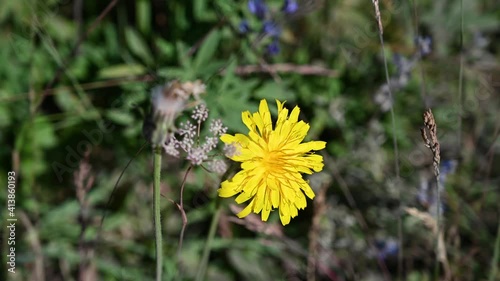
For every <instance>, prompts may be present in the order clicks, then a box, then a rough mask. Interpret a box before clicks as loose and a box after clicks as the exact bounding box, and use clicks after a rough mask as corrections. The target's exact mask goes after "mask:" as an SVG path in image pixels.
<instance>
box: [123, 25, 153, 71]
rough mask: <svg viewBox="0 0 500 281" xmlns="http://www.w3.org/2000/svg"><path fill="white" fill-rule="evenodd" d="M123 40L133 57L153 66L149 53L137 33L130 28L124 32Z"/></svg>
mask: <svg viewBox="0 0 500 281" xmlns="http://www.w3.org/2000/svg"><path fill="white" fill-rule="evenodd" d="M125 40H126V41H127V46H128V47H129V48H130V51H132V53H133V54H134V55H136V56H138V57H139V58H141V59H142V60H143V61H144V62H146V64H148V65H152V64H153V58H152V55H151V52H150V50H149V48H148V46H147V44H146V43H145V42H144V40H143V39H142V38H141V37H140V36H139V34H138V33H137V31H135V30H134V29H132V28H127V29H126V30H125Z"/></svg>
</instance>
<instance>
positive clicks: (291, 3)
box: [282, 0, 299, 14]
mask: <svg viewBox="0 0 500 281" xmlns="http://www.w3.org/2000/svg"><path fill="white" fill-rule="evenodd" d="M298 9H299V5H298V4H297V1H295V0H285V3H283V8H282V11H283V12H285V13H286V14H293V13H295V12H297V10H298Z"/></svg>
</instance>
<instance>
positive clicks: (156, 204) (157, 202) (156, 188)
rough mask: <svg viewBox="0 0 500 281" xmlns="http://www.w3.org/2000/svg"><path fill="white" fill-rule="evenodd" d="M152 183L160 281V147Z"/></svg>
mask: <svg viewBox="0 0 500 281" xmlns="http://www.w3.org/2000/svg"><path fill="white" fill-rule="evenodd" d="M153 166H154V181H153V208H154V220H155V244H156V253H155V254H156V281H161V280H162V279H161V276H162V265H163V250H162V248H163V246H162V243H163V241H162V236H161V217H160V211H161V206H160V175H161V147H155V148H154V161H153Z"/></svg>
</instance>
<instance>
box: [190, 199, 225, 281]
mask: <svg viewBox="0 0 500 281" xmlns="http://www.w3.org/2000/svg"><path fill="white" fill-rule="evenodd" d="M221 205H222V204H220V200H219V199H218V198H217V199H216V206H217V207H216V208H217V209H216V211H215V214H214V216H213V217H212V222H211V223H210V229H209V231H208V237H207V240H206V241H205V247H204V248H203V255H202V257H201V262H200V266H199V267H198V272H197V273H196V281H202V280H203V278H205V273H206V271H207V266H208V258H209V257H210V250H211V248H212V242H213V240H214V237H215V231H216V230H217V225H218V224H219V219H220V215H221V213H222V207H221Z"/></svg>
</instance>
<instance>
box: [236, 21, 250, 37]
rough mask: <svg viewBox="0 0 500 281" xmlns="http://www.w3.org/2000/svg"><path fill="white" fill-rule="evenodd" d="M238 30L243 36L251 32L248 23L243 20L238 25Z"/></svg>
mask: <svg viewBox="0 0 500 281" xmlns="http://www.w3.org/2000/svg"><path fill="white" fill-rule="evenodd" d="M238 30H239V31H240V33H241V34H245V33H247V32H249V31H250V25H248V21H246V20H243V21H241V22H240V24H239V25H238Z"/></svg>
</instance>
